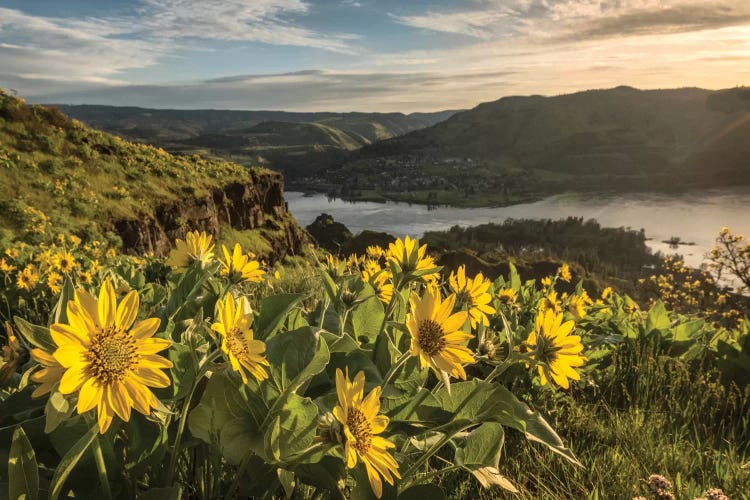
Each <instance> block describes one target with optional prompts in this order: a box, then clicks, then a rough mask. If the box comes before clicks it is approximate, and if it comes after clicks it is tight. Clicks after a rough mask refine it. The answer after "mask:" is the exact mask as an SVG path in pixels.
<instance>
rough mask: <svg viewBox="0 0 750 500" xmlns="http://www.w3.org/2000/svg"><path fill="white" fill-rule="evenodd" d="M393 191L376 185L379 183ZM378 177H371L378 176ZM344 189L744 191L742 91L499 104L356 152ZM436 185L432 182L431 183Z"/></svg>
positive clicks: (747, 138)
mask: <svg viewBox="0 0 750 500" xmlns="http://www.w3.org/2000/svg"><path fill="white" fill-rule="evenodd" d="M384 169H385V170H386V171H387V172H386V173H383V174H382V177H383V179H382V180H385V181H387V182H388V183H389V184H390V185H391V186H390V187H388V186H384V185H383V184H382V182H381V179H378V175H380V172H382V171H383V170H384ZM376 172H377V174H376ZM344 173H346V175H348V176H349V177H350V178H351V177H352V176H358V178H359V180H360V185H358V186H351V187H350V189H360V190H361V189H364V190H379V191H383V190H386V189H391V190H394V189H401V188H403V189H406V190H418V189H419V188H420V186H427V188H428V189H436V190H440V189H445V190H450V189H454V190H456V189H457V190H464V191H467V192H471V191H476V190H479V191H481V190H498V189H500V190H503V189H509V190H512V191H518V190H526V191H539V192H554V191H556V190H559V189H565V190H581V189H608V188H610V187H614V188H616V189H642V188H648V189H672V188H677V189H682V188H689V187H693V186H701V187H703V186H706V185H721V184H727V183H737V182H750V90H749V89H743V88H738V89H731V90H726V91H719V92H713V91H708V90H702V89H693V88H686V89H675V90H649V91H642V90H637V89H633V88H630V87H617V88H614V89H609V90H591V91H586V92H579V93H575V94H569V95H561V96H556V97H542V96H529V97H505V98H502V99H500V100H497V101H494V102H489V103H484V104H480V105H479V106H477V107H476V108H474V109H471V110H469V111H464V112H460V113H456V114H455V115H453V116H452V117H451V118H449V119H447V120H446V121H444V122H441V123H438V124H436V125H434V126H432V127H429V128H426V129H422V130H418V131H414V132H410V133H409V134H406V135H404V136H401V137H397V138H392V139H388V140H383V141H379V142H377V143H375V144H372V145H368V146H365V147H363V148H362V149H361V150H360V151H359V153H358V155H357V157H356V158H355V159H354V160H352V161H349V162H347V163H346V164H345V165H343V166H342V167H340V168H338V169H333V170H331V171H329V172H326V176H327V177H328V179H327V180H330V178H337V177H341V176H343V175H344ZM436 180H437V181H436Z"/></svg>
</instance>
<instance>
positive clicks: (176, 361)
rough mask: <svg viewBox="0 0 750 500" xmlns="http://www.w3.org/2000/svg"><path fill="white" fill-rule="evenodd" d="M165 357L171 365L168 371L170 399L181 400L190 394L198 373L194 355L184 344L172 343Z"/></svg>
mask: <svg viewBox="0 0 750 500" xmlns="http://www.w3.org/2000/svg"><path fill="white" fill-rule="evenodd" d="M167 356H168V357H169V360H170V361H171V362H172V364H173V366H172V368H170V370H169V371H170V374H171V375H172V376H171V378H172V398H173V399H182V398H183V397H185V396H187V394H188V393H189V392H190V389H191V388H192V386H193V382H194V380H195V377H196V375H197V373H198V366H197V364H196V359H195V353H194V352H193V350H192V349H191V348H190V347H189V346H187V345H185V344H181V343H173V344H172V346H171V347H170V349H169V351H168V352H167Z"/></svg>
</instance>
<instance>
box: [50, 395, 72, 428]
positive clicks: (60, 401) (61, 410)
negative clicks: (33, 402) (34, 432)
mask: <svg viewBox="0 0 750 500" xmlns="http://www.w3.org/2000/svg"><path fill="white" fill-rule="evenodd" d="M72 400H73V397H72V396H65V395H64V394H62V393H61V392H58V391H53V392H52V393H50V396H49V399H47V405H46V406H45V407H44V413H45V415H46V421H45V423H44V432H46V433H47V434H49V433H50V432H52V431H54V430H55V429H57V426H59V425H60V424H61V423H63V422H64V421H65V420H67V419H68V418H70V416H71V415H72V414H73V410H74V409H75V404H74V402H73V401H72Z"/></svg>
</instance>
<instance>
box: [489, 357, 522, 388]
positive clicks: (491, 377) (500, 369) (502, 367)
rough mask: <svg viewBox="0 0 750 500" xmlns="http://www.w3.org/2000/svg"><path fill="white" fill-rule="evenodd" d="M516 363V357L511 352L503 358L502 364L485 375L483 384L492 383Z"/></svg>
mask: <svg viewBox="0 0 750 500" xmlns="http://www.w3.org/2000/svg"><path fill="white" fill-rule="evenodd" d="M515 362H516V355H515V353H514V352H513V351H511V352H510V354H508V357H507V358H505V361H503V364H501V365H497V366H496V367H495V369H494V370H492V372H491V373H490V374H489V375H487V378H486V379H484V381H485V382H492V381H493V380H495V379H496V378H497V377H499V376H500V375H502V374H503V373H505V370H507V369H508V368H510V367H511V365H513V364H514V363H515Z"/></svg>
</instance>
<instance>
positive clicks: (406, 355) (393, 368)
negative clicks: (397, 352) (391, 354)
mask: <svg viewBox="0 0 750 500" xmlns="http://www.w3.org/2000/svg"><path fill="white" fill-rule="evenodd" d="M409 356H410V354H409V351H406V352H405V353H403V354H402V355H401V357H400V358H398V360H397V361H396V363H395V364H394V365H392V366H391V369H390V370H388V373H386V374H385V378H384V379H383V387H385V386H387V385H388V382H390V381H391V378H392V377H393V376H394V375H395V374H396V372H397V371H398V369H399V368H401V366H402V365H403V364H404V363H406V360H407V359H409Z"/></svg>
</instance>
